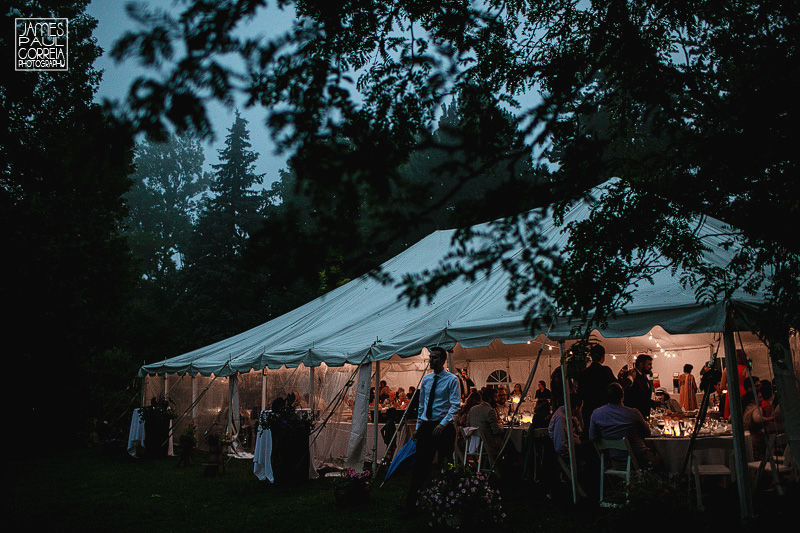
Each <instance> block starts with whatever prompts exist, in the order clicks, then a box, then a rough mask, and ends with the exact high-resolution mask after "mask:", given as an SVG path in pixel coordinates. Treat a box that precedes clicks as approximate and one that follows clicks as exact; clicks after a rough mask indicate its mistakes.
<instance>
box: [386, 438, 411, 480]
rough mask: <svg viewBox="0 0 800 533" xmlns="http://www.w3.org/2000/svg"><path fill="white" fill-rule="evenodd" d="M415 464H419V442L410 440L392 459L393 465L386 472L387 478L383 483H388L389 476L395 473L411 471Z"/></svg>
mask: <svg viewBox="0 0 800 533" xmlns="http://www.w3.org/2000/svg"><path fill="white" fill-rule="evenodd" d="M415 464H417V442H416V441H413V440H410V441H408V442H406V443H405V444H404V445H403V447H402V448H400V449H399V450H398V451H397V453H396V454H395V455H394V459H392V462H391V464H389V469H388V470H387V471H386V477H385V478H383V483H386V480H388V479H389V476H391V475H392V474H394V473H395V472H405V471H407V470H411V468H412V467H413V466H414V465H415ZM383 483H381V484H383Z"/></svg>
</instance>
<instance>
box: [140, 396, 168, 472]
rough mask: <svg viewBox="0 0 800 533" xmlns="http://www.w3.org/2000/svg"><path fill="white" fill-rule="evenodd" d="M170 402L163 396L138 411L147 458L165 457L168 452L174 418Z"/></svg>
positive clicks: (154, 398) (153, 399)
mask: <svg viewBox="0 0 800 533" xmlns="http://www.w3.org/2000/svg"><path fill="white" fill-rule="evenodd" d="M171 403H172V401H171V400H170V399H169V398H167V397H165V396H164V395H163V394H162V395H161V396H158V397H153V398H152V399H151V400H150V405H147V406H145V407H142V408H141V409H140V410H139V416H140V417H141V418H142V422H144V450H145V453H146V454H147V455H148V456H149V457H166V456H167V452H168V451H169V436H170V435H169V431H170V422H172V420H173V419H174V418H175V413H174V412H173V411H172V407H171V405H170V404H171Z"/></svg>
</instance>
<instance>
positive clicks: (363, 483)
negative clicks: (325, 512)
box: [333, 468, 371, 507]
mask: <svg viewBox="0 0 800 533" xmlns="http://www.w3.org/2000/svg"><path fill="white" fill-rule="evenodd" d="M370 476H371V474H370V472H369V470H363V471H361V472H358V471H357V470H355V469H353V468H348V469H347V470H345V471H344V472H342V477H340V478H339V479H337V480H336V482H335V483H334V485H333V495H334V497H335V499H336V505H338V506H339V507H352V506H359V505H365V504H367V503H369V490H370V483H369V480H370Z"/></svg>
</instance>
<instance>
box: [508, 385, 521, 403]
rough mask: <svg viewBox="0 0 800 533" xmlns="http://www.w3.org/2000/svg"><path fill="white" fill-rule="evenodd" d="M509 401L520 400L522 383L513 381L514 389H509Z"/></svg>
mask: <svg viewBox="0 0 800 533" xmlns="http://www.w3.org/2000/svg"><path fill="white" fill-rule="evenodd" d="M511 401H512V402H513V401H517V402H521V401H522V384H520V383H514V390H513V391H511Z"/></svg>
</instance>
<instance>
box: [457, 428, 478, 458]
mask: <svg viewBox="0 0 800 533" xmlns="http://www.w3.org/2000/svg"><path fill="white" fill-rule="evenodd" d="M458 429H459V431H461V436H462V437H464V442H465V447H466V452H467V453H478V448H479V447H480V444H481V436H480V433H479V432H478V428H475V427H464V426H459V428H458Z"/></svg>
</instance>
